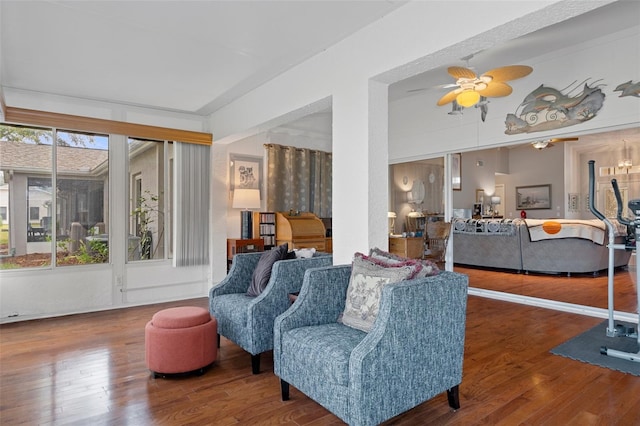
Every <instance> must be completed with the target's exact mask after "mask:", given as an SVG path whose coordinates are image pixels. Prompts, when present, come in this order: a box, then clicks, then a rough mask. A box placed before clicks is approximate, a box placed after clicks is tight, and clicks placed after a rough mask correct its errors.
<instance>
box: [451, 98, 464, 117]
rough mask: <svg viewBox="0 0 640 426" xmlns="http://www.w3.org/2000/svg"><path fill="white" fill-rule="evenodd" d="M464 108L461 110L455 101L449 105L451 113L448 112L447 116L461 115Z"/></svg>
mask: <svg viewBox="0 0 640 426" xmlns="http://www.w3.org/2000/svg"><path fill="white" fill-rule="evenodd" d="M463 109H464V108H462V107H461V106H460V105H458V102H456V101H455V100H454V101H453V102H452V103H451V111H450V112H448V113H447V114H449V115H462V110H463Z"/></svg>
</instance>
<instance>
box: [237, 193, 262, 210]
mask: <svg viewBox="0 0 640 426" xmlns="http://www.w3.org/2000/svg"><path fill="white" fill-rule="evenodd" d="M231 207H233V208H234V209H258V208H260V190H259V189H244V188H238V189H235V190H234V191H233V202H232V204H231Z"/></svg>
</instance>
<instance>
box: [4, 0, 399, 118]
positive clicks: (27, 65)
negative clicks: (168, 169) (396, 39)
mask: <svg viewBox="0 0 640 426" xmlns="http://www.w3.org/2000/svg"><path fill="white" fill-rule="evenodd" d="M404 3H405V2H404V1H362V0H356V1H313V0H307V1H126V2H125V1H77V0H74V1H58V0H48V1H35V0H34V1H24V0H19V1H16V0H2V1H1V2H0V7H1V8H2V10H1V18H2V21H1V23H2V25H1V32H0V36H1V40H2V50H1V55H2V56H1V57H0V60H1V64H2V65H1V66H2V69H1V81H0V84H1V85H2V86H3V88H5V89H7V88H8V89H23V90H29V91H35V92H41V93H50V94H58V95H66V96H72V97H77V98H84V99H94V100H102V101H109V102H116V103H124V104H129V105H137V106H144V107H151V108H158V109H163V110H170V111H181V112H188V113H196V114H201V115H207V114H209V113H211V112H213V111H215V110H216V109H218V108H220V107H222V106H224V105H225V104H227V103H229V102H231V101H232V100H234V99H235V98H237V97H239V96H241V95H243V94H245V93H247V92H248V91H250V90H252V89H254V88H256V87H258V86H259V85H261V84H263V83H265V82H266V81H268V80H270V79H272V78H273V77H275V76H277V75H278V74H280V73H282V72H284V71H286V70H287V69H289V68H291V67H293V66H295V65H297V64H299V63H301V62H303V61H304V60H306V59H308V58H310V57H311V56H313V55H315V54H317V53H319V52H321V51H322V50H324V49H327V48H328V47H330V46H331V45H333V44H335V43H336V42H338V41H340V40H342V39H343V38H345V37H347V36H349V35H350V34H352V33H354V32H356V31H358V30H359V29H361V28H363V27H365V26H366V25H368V24H370V23H372V22H374V21H376V20H378V19H380V18H381V17H383V16H384V15H386V14H388V13H389V12H391V11H393V10H394V9H396V8H398V7H400V6H402V5H403V4H404Z"/></svg>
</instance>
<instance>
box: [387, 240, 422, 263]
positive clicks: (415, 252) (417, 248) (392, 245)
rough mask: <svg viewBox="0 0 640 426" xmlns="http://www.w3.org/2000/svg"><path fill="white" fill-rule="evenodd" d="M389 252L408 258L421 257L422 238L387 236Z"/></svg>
mask: <svg viewBox="0 0 640 426" xmlns="http://www.w3.org/2000/svg"><path fill="white" fill-rule="evenodd" d="M389 252H390V253H393V254H397V255H398V256H402V257H406V258H408V259H422V256H423V254H424V238H422V237H389Z"/></svg>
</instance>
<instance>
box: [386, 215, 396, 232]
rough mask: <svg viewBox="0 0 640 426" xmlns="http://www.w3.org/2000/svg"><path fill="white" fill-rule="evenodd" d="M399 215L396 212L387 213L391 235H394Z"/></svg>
mask: <svg viewBox="0 0 640 426" xmlns="http://www.w3.org/2000/svg"><path fill="white" fill-rule="evenodd" d="M397 216H398V215H397V214H396V212H388V213H387V218H388V220H389V235H393V232H394V231H395V227H396V217H397Z"/></svg>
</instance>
